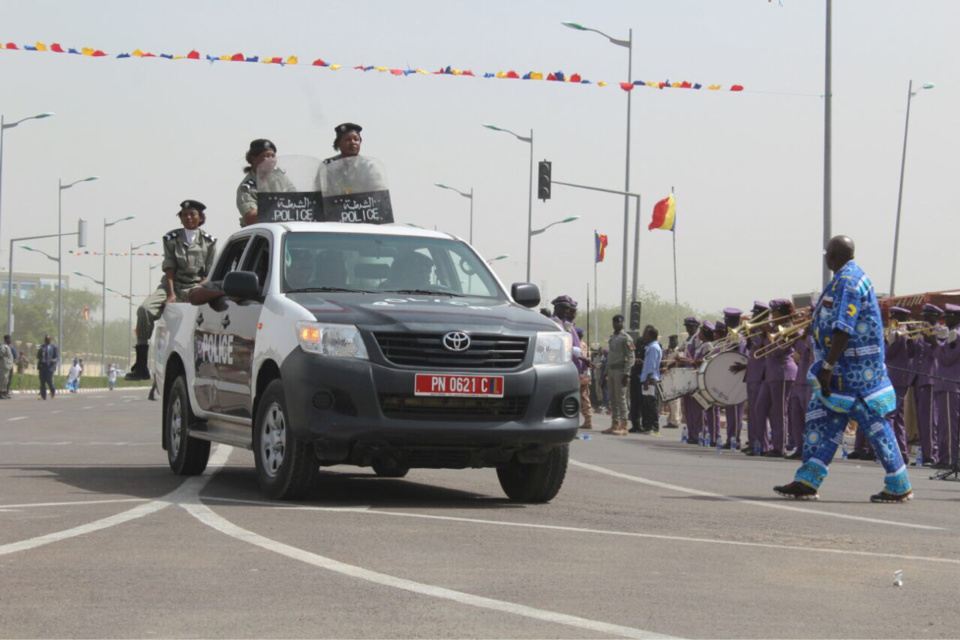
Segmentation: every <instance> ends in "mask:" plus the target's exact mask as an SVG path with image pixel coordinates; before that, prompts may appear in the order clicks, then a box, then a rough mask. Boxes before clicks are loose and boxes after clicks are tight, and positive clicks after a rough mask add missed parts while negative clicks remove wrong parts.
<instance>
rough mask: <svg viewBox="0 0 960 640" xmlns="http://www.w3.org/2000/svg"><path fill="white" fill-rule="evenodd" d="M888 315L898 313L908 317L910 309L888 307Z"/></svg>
mask: <svg viewBox="0 0 960 640" xmlns="http://www.w3.org/2000/svg"><path fill="white" fill-rule="evenodd" d="M890 313H899V314H902V315H905V316H908V315H910V309H905V308H903V307H890Z"/></svg>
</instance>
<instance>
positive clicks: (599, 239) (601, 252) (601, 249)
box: [593, 231, 607, 263]
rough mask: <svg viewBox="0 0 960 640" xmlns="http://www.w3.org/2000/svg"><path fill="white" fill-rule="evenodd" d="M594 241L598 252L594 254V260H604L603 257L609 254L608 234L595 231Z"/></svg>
mask: <svg viewBox="0 0 960 640" xmlns="http://www.w3.org/2000/svg"><path fill="white" fill-rule="evenodd" d="M593 241H594V246H595V247H596V254H595V255H594V260H593V261H594V262H595V263H596V262H603V258H604V257H605V256H606V254H607V236H605V235H603V234H600V233H597V232H596V231H594V232H593Z"/></svg>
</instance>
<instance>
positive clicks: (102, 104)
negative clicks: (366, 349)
mask: <svg viewBox="0 0 960 640" xmlns="http://www.w3.org/2000/svg"><path fill="white" fill-rule="evenodd" d="M562 20H575V21H579V22H581V23H583V24H586V25H588V26H592V27H596V28H598V29H600V30H603V31H605V32H607V33H609V34H611V35H613V36H615V37H626V34H627V29H629V28H633V34H634V43H635V44H634V60H633V62H634V78H635V79H636V78H640V79H644V80H664V79H670V80H677V81H681V80H690V81H694V82H700V83H702V84H703V85H704V86H706V85H709V84H714V83H716V84H722V85H724V88H727V87H729V86H730V85H731V84H742V85H744V86H745V87H746V91H744V92H742V93H729V92H726V91H724V92H713V91H706V90H701V91H699V92H695V91H681V90H663V91H658V90H653V89H647V88H638V89H636V90H635V91H634V92H633V138H632V139H633V153H632V172H631V175H632V177H631V182H632V186H633V188H634V189H635V190H638V191H640V192H641V193H642V194H643V196H644V200H643V225H644V228H643V231H642V236H641V248H640V252H641V265H640V281H641V284H642V286H643V287H645V288H646V289H648V290H651V291H653V292H656V293H658V294H660V295H662V296H664V297H666V298H669V299H672V297H673V272H672V267H671V243H670V234H669V233H666V232H648V231H647V230H646V224H647V223H649V220H650V216H651V210H652V207H653V204H654V202H655V201H656V200H658V199H659V198H662V197H664V196H666V195H667V194H668V193H669V192H670V188H671V186H673V187H675V188H676V197H677V206H678V213H677V216H678V235H677V250H678V262H679V281H680V297H681V299H683V300H687V301H689V302H690V303H692V304H693V305H695V306H696V307H698V308H700V309H703V310H706V311H711V312H716V311H718V310H719V309H720V308H722V307H724V306H728V305H736V306H740V307H743V308H747V307H749V306H750V304H751V301H752V300H753V299H755V298H762V299H770V298H773V297H780V296H786V295H790V294H792V293H800V292H809V291H811V290H814V289H817V288H819V284H820V273H821V266H820V265H821V262H820V261H821V250H822V247H821V234H822V208H823V205H822V198H823V196H822V175H823V146H822V145H823V100H822V98H821V97H820V95H821V94H822V92H823V73H824V2H823V1H822V0H782V5H781V4H780V3H778V2H777V0H773V1H772V2H767V1H766V0H669V1H668V0H656V1H654V0H644V1H638V0H630V1H625V2H600V1H594V2H589V3H587V2H572V1H556V0H551V1H549V2H548V1H539V2H515V1H514V2H498V1H495V0H488V1H485V2H477V1H474V2H467V1H457V0H442V1H429V2H386V1H383V2H375V1H363V0H352V1H349V2H347V1H342V2H320V1H317V0H309V1H302V2H249V1H243V0H235V1H233V2H229V3H228V2H212V1H201V0H189V1H178V0H167V1H166V2H163V3H146V2H129V1H111V2H91V1H87V2H81V1H69V2H67V1H62V2H54V1H42V0H24V1H18V0H5V1H4V3H3V8H2V33H0V39H2V40H3V42H5V43H6V42H11V41H12V42H16V43H18V44H20V45H22V44H25V43H32V42H36V41H42V42H45V43H47V44H48V45H49V44H50V43H53V42H59V43H61V44H62V45H64V46H72V47H77V48H79V47H83V46H90V47H95V48H100V49H103V50H105V51H107V52H108V53H112V54H116V53H121V52H132V51H133V50H134V49H137V48H140V49H142V50H144V51H151V52H153V53H156V54H159V53H174V54H185V53H187V52H188V51H189V50H190V49H197V50H199V51H200V52H201V54H207V53H211V54H226V53H229V54H232V53H236V52H242V53H244V54H246V55H248V56H250V55H259V56H261V57H265V56H283V57H287V56H289V55H296V56H298V57H299V59H300V61H301V65H300V66H296V67H294V66H288V67H282V68H281V67H279V66H276V65H263V64H239V63H228V62H217V63H213V64H210V63H208V62H194V61H186V60H183V61H167V60H161V59H153V60H138V59H128V60H116V59H109V58H98V59H90V58H85V57H80V56H68V55H57V54H53V53H30V52H13V51H0V113H3V114H4V115H5V116H6V117H7V118H8V119H18V118H21V117H24V116H28V115H32V114H34V113H38V112H42V111H54V112H56V114H57V115H56V117H54V118H50V119H47V120H41V121H31V122H27V123H24V124H23V125H21V126H20V127H18V128H16V129H13V130H8V131H7V133H6V138H5V149H4V166H3V170H4V173H3V203H2V205H3V207H2V223H0V225H2V226H0V243H2V248H0V260H2V264H3V269H4V271H5V269H6V264H7V258H8V254H7V247H8V241H9V238H10V237H12V236H26V235H35V234H42V233H56V224H57V219H56V213H57V180H58V178H63V179H64V181H65V182H69V181H72V180H76V179H79V178H83V177H86V176H88V175H92V174H96V175H99V176H101V180H99V181H98V182H93V183H90V184H82V185H78V186H77V187H75V188H74V189H71V190H70V191H66V192H64V226H65V228H69V229H70V230H73V228H74V227H75V225H76V221H77V219H78V218H80V217H82V218H85V219H87V220H89V221H90V230H91V234H90V236H91V244H90V246H89V247H88V248H89V249H92V250H97V251H100V250H101V249H102V224H103V220H104V218H106V219H108V220H113V219H116V218H120V217H123V216H126V215H135V216H137V219H136V220H135V221H134V222H127V223H122V224H120V225H117V226H116V227H111V228H110V230H109V238H108V250H110V251H124V250H127V249H129V246H130V243H131V242H132V243H135V244H140V243H144V242H148V241H150V240H159V239H160V237H161V236H162V234H163V233H165V232H166V231H168V230H170V229H172V228H174V227H176V226H178V223H177V219H176V218H175V217H174V215H175V213H176V212H177V210H178V203H179V202H180V201H181V200H183V199H185V198H195V199H199V200H202V201H203V202H205V203H206V204H207V205H208V207H209V209H208V212H207V213H208V221H207V226H206V227H205V228H206V229H207V230H208V231H210V232H211V233H212V234H214V235H215V236H217V237H219V238H226V237H227V236H228V235H229V234H230V233H231V232H233V231H234V230H236V228H237V218H238V215H237V211H236V207H235V204H234V198H235V190H236V186H237V184H238V183H239V182H240V180H241V178H242V174H241V167H242V166H243V155H244V152H245V151H246V148H247V145H248V143H249V141H250V140H251V139H253V138H258V137H269V138H270V139H272V140H273V141H274V142H275V143H276V144H277V146H278V147H279V149H280V154H281V155H285V154H305V155H313V156H318V157H327V156H329V155H332V154H333V150H332V149H331V147H330V145H331V143H332V139H333V127H334V126H335V125H336V124H338V123H340V122H343V121H352V122H357V123H360V124H361V125H363V127H364V132H363V136H364V145H363V153H364V154H366V155H371V156H376V157H378V158H380V159H381V160H382V161H383V162H384V163H385V164H386V166H387V170H388V172H389V178H390V184H391V191H392V197H393V203H394V212H395V216H396V217H397V219H398V220H400V221H403V222H414V223H417V224H420V225H422V226H429V227H433V226H434V225H437V226H438V227H439V228H440V229H442V230H447V231H450V232H452V233H456V234H458V235H461V236H463V237H466V235H467V231H468V210H469V203H468V201H467V200H465V199H462V198H460V197H459V196H457V195H456V194H454V193H452V192H450V191H443V190H441V189H438V188H436V187H434V186H432V185H433V183H435V182H444V183H447V184H450V185H452V186H455V187H458V188H460V189H462V190H469V189H470V187H471V186H472V187H473V188H474V189H475V193H476V210H475V216H476V221H475V242H474V244H475V245H476V246H477V248H478V250H479V251H480V252H481V253H482V254H483V255H485V256H487V257H493V256H495V255H499V254H504V253H506V254H509V255H510V256H511V257H510V259H508V260H504V261H502V262H498V263H495V267H496V268H497V270H498V272H499V273H500V275H501V277H502V278H503V280H504V281H505V282H507V283H510V282H515V281H520V280H523V278H524V272H525V259H526V258H525V246H526V238H525V234H526V224H527V221H526V218H527V200H526V198H527V180H528V178H527V176H528V174H527V171H528V163H529V148H528V146H527V145H526V144H524V143H521V142H518V141H516V140H514V139H513V138H511V137H510V136H508V135H506V134H503V133H495V132H492V131H488V130H486V129H483V128H482V127H481V123H484V122H491V123H495V124H498V125H500V126H502V127H506V128H510V129H513V130H514V131H517V132H520V133H526V132H528V131H529V129H530V128H533V129H534V136H535V148H534V153H535V156H536V159H537V160H540V159H549V160H551V161H552V162H553V175H554V178H555V179H557V180H562V181H568V182H577V183H584V184H590V185H595V186H600V187H607V188H614V189H619V188H622V187H623V179H624V142H625V119H626V94H625V93H624V92H623V91H622V90H620V89H619V88H618V87H616V86H609V87H606V88H602V89H601V88H597V87H595V86H580V85H571V84H560V83H548V82H532V81H509V80H497V79H487V80H485V79H483V78H466V77H449V76H433V75H431V76H409V77H394V76H391V75H389V74H381V73H376V72H368V73H362V72H359V71H354V70H353V69H352V67H353V66H355V65H382V66H389V67H400V68H405V67H407V66H408V65H409V66H410V67H422V68H424V69H428V70H435V69H437V68H440V67H442V66H446V65H452V66H454V67H459V68H463V69H471V70H473V71H474V72H475V73H477V74H479V75H482V74H483V72H485V71H500V70H504V71H506V70H511V69H512V70H516V71H518V72H520V73H521V74H522V73H524V72H526V71H530V70H534V71H543V72H545V73H546V72H550V71H555V70H563V71H564V72H566V73H567V74H570V73H573V72H578V73H580V74H582V75H583V76H584V77H585V78H588V79H591V80H606V81H609V82H611V83H616V82H619V81H621V80H625V79H626V67H627V59H626V57H627V56H626V50H625V49H622V48H620V47H616V46H614V45H612V44H610V43H609V42H607V41H606V40H605V39H604V38H602V37H601V36H598V35H596V34H592V33H581V32H577V31H573V30H570V29H567V28H564V27H562V26H561V25H560V21H562ZM958 31H960V3H957V2H955V1H951V0H939V1H936V0H911V1H906V0H900V1H896V0H835V1H834V51H833V57H834V58H833V59H834V66H833V82H834V87H833V94H834V100H833V105H834V117H833V128H834V137H833V160H834V172H833V210H834V232H835V233H846V234H848V235H850V236H852V237H853V238H854V239H855V240H856V242H857V245H858V249H859V252H858V255H859V261H860V262H861V264H862V265H863V266H864V268H865V269H866V270H867V272H868V273H869V274H870V275H871V276H872V278H873V280H874V282H875V284H876V286H877V289H878V290H879V291H886V290H888V288H889V280H890V265H891V256H892V248H893V232H894V221H895V215H896V204H897V186H898V179H899V172H900V154H901V145H902V142H903V126H904V114H905V109H906V94H907V83H908V81H909V80H910V79H911V78H912V79H913V80H914V81H915V83H916V84H922V83H923V82H935V83H936V84H937V86H936V89H934V90H932V91H923V92H921V93H920V95H918V96H916V97H915V99H914V101H913V105H912V114H911V127H910V147H909V151H908V159H907V172H906V183H905V193H904V201H903V226H902V232H901V247H900V249H901V250H900V268H899V273H898V278H897V280H898V285H897V290H898V292H900V293H908V292H917V291H927V290H940V289H946V288H954V287H956V286H957V280H956V278H955V277H954V273H955V272H954V271H953V269H954V256H955V248H954V247H955V242H956V239H957V238H958V237H960V235H958V231H960V216H958V215H957V213H958V211H957V208H958V205H957V199H956V196H955V193H956V182H955V180H956V179H957V165H956V154H955V153H954V152H953V149H955V148H956V147H957V145H958V143H960V119H958V118H957V117H956V113H957V112H958V107H960V90H958V87H957V84H956V83H955V82H953V81H954V80H955V79H956V78H957V77H960V74H958V71H960V69H958V64H960V42H958V40H957V39H956V33H957V32H958ZM316 58H323V59H325V60H327V61H329V62H332V63H339V64H342V65H343V69H341V70H339V71H331V70H329V69H318V68H313V67H310V66H307V64H309V62H311V61H313V60H314V59H316ZM304 63H307V64H304ZM570 215H580V216H582V219H581V220H580V221H578V222H575V223H571V224H566V225H561V226H558V227H554V228H552V229H550V230H549V231H547V232H546V233H545V234H543V235H540V236H537V237H535V238H534V240H533V277H532V279H533V281H534V282H535V283H537V284H540V285H545V288H546V291H545V295H547V296H552V295H558V294H560V293H570V294H572V295H573V296H574V297H575V298H577V299H578V300H581V301H582V300H583V299H584V297H585V294H586V288H587V284H588V283H592V279H593V262H592V252H593V230H594V229H595V228H596V229H598V230H600V232H601V233H606V234H608V235H609V236H610V241H611V246H610V249H609V251H608V253H607V256H608V257H607V262H605V263H603V264H601V265H600V266H599V273H600V298H601V301H602V302H605V303H618V302H619V286H620V260H621V257H622V246H623V238H622V227H623V201H622V199H621V198H619V197H617V196H611V195H605V194H597V193H590V192H584V191H579V190H573V189H569V188H564V187H560V186H555V187H554V194H553V199H552V200H550V201H549V202H547V203H546V204H543V203H541V202H539V201H537V202H536V203H535V204H534V209H533V216H534V227H535V228H536V227H541V226H545V225H546V224H549V223H550V222H553V221H555V220H559V219H561V218H564V217H566V216H570ZM632 224H633V223H632V221H631V234H630V238H629V241H630V244H631V246H632V242H633V237H632V236H633V231H632ZM35 244H36V246H37V247H38V248H44V249H46V250H48V251H51V252H55V251H56V242H55V240H51V241H41V242H37V243H35ZM64 248H65V250H66V249H67V248H74V247H73V245H72V244H71V243H70V242H69V241H68V242H65V245H64ZM156 262H159V259H148V258H137V259H136V262H135V275H134V278H135V279H134V293H138V294H142V293H145V292H146V289H147V266H148V264H154V263H156ZM107 264H108V273H107V279H108V280H107V283H108V286H111V287H113V288H116V289H119V290H122V291H126V289H127V274H128V264H129V263H128V261H127V259H125V258H108V263H107ZM15 269H16V270H18V271H19V270H29V271H53V272H55V265H54V264H53V263H52V262H49V261H47V260H46V259H44V258H43V257H41V256H38V255H36V254H30V253H28V252H25V251H23V250H19V249H18V250H16V253H15ZM64 271H65V272H72V271H83V272H86V273H89V274H90V275H92V276H94V277H97V278H99V277H100V276H101V266H100V260H99V259H98V258H89V257H74V256H69V255H66V257H65V262H64ZM154 274H155V278H154V282H152V283H150V286H151V288H153V287H155V286H156V284H157V282H158V281H159V275H158V272H157V271H154ZM73 282H75V283H76V284H78V285H79V284H81V281H78V280H76V279H74V280H73ZM90 286H91V287H93V285H90ZM591 286H592V285H591ZM108 312H109V314H110V315H117V316H119V315H123V316H124V317H125V316H126V302H125V301H124V300H122V299H116V298H109V299H108Z"/></svg>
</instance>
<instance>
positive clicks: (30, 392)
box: [10, 385, 153, 396]
mask: <svg viewBox="0 0 960 640" xmlns="http://www.w3.org/2000/svg"><path fill="white" fill-rule="evenodd" d="M152 386H153V385H146V386H142V387H115V388H114V390H113V392H114V393H116V392H117V391H139V390H141V389H150V387H152ZM109 391H110V389H109V387H102V388H97V389H77V391H76V393H77V394H81V393H106V392H109ZM10 394H11V395H17V396H38V395H40V390H39V389H36V390H33V389H14V390H11V391H10ZM61 394H65V395H75V394H73V393H71V392H69V391H67V390H66V389H57V395H61Z"/></svg>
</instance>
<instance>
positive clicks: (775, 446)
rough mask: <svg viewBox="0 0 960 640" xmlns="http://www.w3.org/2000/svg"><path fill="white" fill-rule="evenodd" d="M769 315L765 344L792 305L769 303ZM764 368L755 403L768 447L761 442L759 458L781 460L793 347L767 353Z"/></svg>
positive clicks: (794, 366) (792, 374)
mask: <svg viewBox="0 0 960 640" xmlns="http://www.w3.org/2000/svg"><path fill="white" fill-rule="evenodd" d="M770 315H771V317H772V322H771V323H770V324H768V325H767V332H768V333H767V334H766V335H765V336H764V342H765V343H766V344H769V342H770V341H772V339H773V338H771V333H772V332H773V330H774V328H775V327H779V326H782V325H785V324H786V323H787V322H789V319H790V316H792V315H793V303H792V302H790V301H789V300H787V299H786V298H777V299H775V300H771V301H770ZM764 365H765V371H764V379H763V388H762V389H761V392H760V398H759V400H758V404H759V405H760V406H759V407H758V415H759V416H760V419H761V421H763V420H764V418H765V417H767V418H769V420H770V434H771V435H772V447H771V448H768V447H767V446H766V442H764V446H763V455H764V456H766V457H768V458H782V457H783V456H784V455H785V451H784V444H785V440H786V434H787V429H788V428H789V427H788V424H789V416H788V414H787V401H788V400H789V398H790V388H791V387H792V386H793V381H794V379H796V377H797V363H796V362H794V360H793V345H790V346H786V347H783V348H781V349H777V350H776V351H773V352H772V353H770V355H768V356H767V357H766V358H764ZM764 435H766V434H764ZM761 442H762V440H761Z"/></svg>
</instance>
